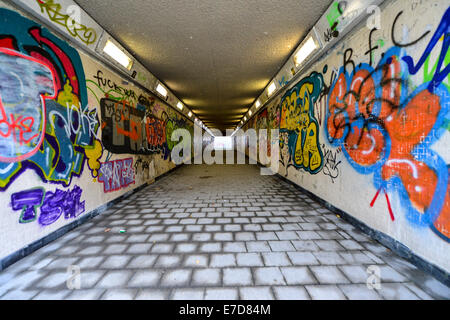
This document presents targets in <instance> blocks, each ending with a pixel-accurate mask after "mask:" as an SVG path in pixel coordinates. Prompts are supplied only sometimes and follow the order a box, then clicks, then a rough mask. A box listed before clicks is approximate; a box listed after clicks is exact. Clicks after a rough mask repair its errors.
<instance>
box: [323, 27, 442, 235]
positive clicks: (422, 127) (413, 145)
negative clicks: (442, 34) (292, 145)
mask: <svg viewBox="0 0 450 320" xmlns="http://www.w3.org/2000/svg"><path fill="white" fill-rule="evenodd" d="M441 25H442V24H441ZM405 58H408V57H405V55H404V52H403V50H402V49H401V48H398V47H393V48H391V49H390V50H388V52H386V54H385V55H384V57H383V59H382V60H381V61H380V63H379V65H378V67H376V68H375V69H373V68H372V67H371V66H370V65H367V64H362V65H359V66H358V68H356V69H355V70H354V71H353V72H352V73H351V74H348V72H347V71H346V69H345V66H343V67H342V69H341V71H340V74H339V76H338V79H337V80H336V82H335V84H334V86H333V87H332V89H331V92H330V95H329V99H328V109H327V127H326V131H327V135H328V139H329V141H330V142H331V143H332V144H333V145H334V146H341V147H342V149H343V152H344V154H345V156H346V157H347V159H348V160H349V162H350V163H351V165H352V166H353V167H354V168H355V169H356V170H358V171H359V172H361V173H363V174H369V173H375V177H374V182H375V186H376V187H377V188H378V189H379V190H386V191H389V190H392V191H393V192H399V193H400V195H401V198H402V202H403V205H404V207H406V208H407V218H408V219H409V220H410V221H411V222H413V223H414V224H416V225H419V226H430V227H431V228H432V229H433V230H434V231H435V232H436V233H437V234H439V235H440V236H441V237H442V238H444V239H446V240H447V241H448V240H449V237H450V234H449V230H450V219H449V214H450V184H449V183H448V168H447V166H446V165H445V162H444V160H443V159H441V158H440V157H439V156H438V155H437V154H436V153H435V152H434V151H432V150H430V147H431V145H432V144H433V143H434V142H435V141H436V140H437V139H439V137H440V136H441V135H442V134H443V132H442V130H439V129H440V128H441V126H442V123H443V121H444V118H445V116H446V115H447V112H448V108H449V103H448V97H449V95H448V91H447V89H446V87H445V86H444V85H438V84H439V81H438V80H439V77H437V78H435V79H434V80H435V81H434V84H432V86H433V87H434V90H432V91H430V90H429V88H430V85H431V83H424V84H423V85H422V86H420V87H419V88H417V89H416V90H414V91H413V92H411V90H410V88H409V83H408V81H407V77H408V76H409V74H411V71H417V70H411V68H410V67H411V65H410V63H408V61H410V60H409V59H405ZM402 61H405V62H406V65H405V63H402ZM438 70H439V68H438ZM408 71H409V72H408ZM432 82H433V81H432ZM436 85H438V86H436ZM386 200H388V197H387V199H386ZM388 205H389V207H390V203H389V201H388ZM389 210H390V211H391V210H392V209H391V208H389ZM391 216H393V214H392V213H391Z"/></svg>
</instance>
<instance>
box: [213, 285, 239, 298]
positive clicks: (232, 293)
mask: <svg viewBox="0 0 450 320" xmlns="http://www.w3.org/2000/svg"><path fill="white" fill-rule="evenodd" d="M238 297H239V291H238V289H234V288H207V289H206V290H205V300H237V299H238Z"/></svg>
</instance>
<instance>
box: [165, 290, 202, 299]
mask: <svg viewBox="0 0 450 320" xmlns="http://www.w3.org/2000/svg"><path fill="white" fill-rule="evenodd" d="M204 295H205V290H204V289H175V290H174V292H173V294H172V299H173V300H203V298H204Z"/></svg>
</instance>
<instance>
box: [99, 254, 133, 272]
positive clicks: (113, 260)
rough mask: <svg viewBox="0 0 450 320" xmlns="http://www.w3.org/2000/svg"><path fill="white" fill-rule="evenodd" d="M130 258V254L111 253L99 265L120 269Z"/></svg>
mask: <svg viewBox="0 0 450 320" xmlns="http://www.w3.org/2000/svg"><path fill="white" fill-rule="evenodd" d="M130 260H131V256H124V255H112V256H109V257H108V258H106V260H105V261H104V262H103V263H102V264H101V267H102V268H106V269H120V268H124V267H125V266H126V265H127V263H128V262H129V261H130Z"/></svg>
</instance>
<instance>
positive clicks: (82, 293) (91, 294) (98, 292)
mask: <svg viewBox="0 0 450 320" xmlns="http://www.w3.org/2000/svg"><path fill="white" fill-rule="evenodd" d="M104 292H105V290H104V289H86V290H73V291H72V292H71V293H70V294H69V295H68V296H66V297H65V298H64V299H65V300H99V299H100V296H102V295H103V293H104Z"/></svg>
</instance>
